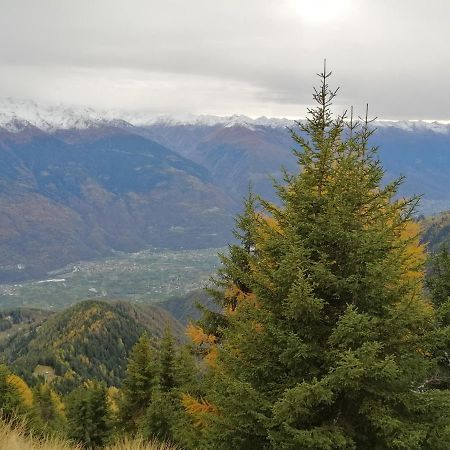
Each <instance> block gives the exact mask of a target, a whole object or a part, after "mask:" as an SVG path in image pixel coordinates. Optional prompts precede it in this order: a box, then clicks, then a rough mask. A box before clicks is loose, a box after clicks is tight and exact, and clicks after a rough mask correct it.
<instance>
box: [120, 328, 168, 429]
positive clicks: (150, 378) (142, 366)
mask: <svg viewBox="0 0 450 450" xmlns="http://www.w3.org/2000/svg"><path fill="white" fill-rule="evenodd" d="M159 373H160V366H159V361H158V356H157V353H156V350H155V348H154V347H153V346H152V344H151V342H150V339H149V338H148V336H147V335H146V334H144V335H142V336H141V337H140V338H139V340H138V342H137V343H136V344H135V346H134V347H133V349H132V351H131V354H130V357H129V358H128V365H127V370H126V377H125V380H124V382H123V388H122V399H121V402H120V411H119V421H120V423H121V425H122V427H123V428H125V429H127V430H129V431H136V430H137V428H138V424H139V421H140V420H141V419H142V417H143V416H144V413H145V410H146V409H147V407H148V405H149V403H150V400H151V397H152V392H153V389H154V388H155V386H156V385H157V383H158V379H159Z"/></svg>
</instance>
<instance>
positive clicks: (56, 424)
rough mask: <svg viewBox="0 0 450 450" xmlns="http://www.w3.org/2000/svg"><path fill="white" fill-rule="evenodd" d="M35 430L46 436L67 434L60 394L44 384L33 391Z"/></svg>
mask: <svg viewBox="0 0 450 450" xmlns="http://www.w3.org/2000/svg"><path fill="white" fill-rule="evenodd" d="M33 418H34V421H33V422H34V428H35V429H36V430H37V431H40V432H42V433H44V434H49V433H61V434H63V433H64V432H65V428H66V417H65V413H64V404H63V402H62V401H61V399H60V398H59V396H58V394H57V393H56V392H55V391H53V389H52V388H51V387H50V386H49V385H48V384H47V383H43V384H40V385H38V386H36V387H35V389H34V390H33Z"/></svg>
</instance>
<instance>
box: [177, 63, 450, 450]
mask: <svg viewBox="0 0 450 450" xmlns="http://www.w3.org/2000/svg"><path fill="white" fill-rule="evenodd" d="M329 75H330V74H328V73H326V72H325V71H324V73H322V74H321V85H320V87H319V88H318V89H317V90H315V93H314V99H315V100H316V102H317V106H316V107H315V108H313V109H311V110H309V117H308V118H307V120H306V122H301V123H300V122H299V123H298V126H299V130H291V134H292V137H293V139H294V141H295V142H296V143H297V144H298V145H299V147H300V148H299V149H298V150H296V151H295V155H296V157H297V159H298V164H299V172H298V174H295V175H289V174H285V180H284V181H285V183H284V184H282V185H277V186H276V189H277V192H278V195H279V200H280V205H275V204H272V203H269V202H267V201H264V200H260V206H258V207H257V205H252V203H251V202H248V203H247V207H246V210H245V212H244V214H243V215H242V216H241V217H240V218H239V219H238V226H239V227H240V230H238V236H239V235H240V236H241V241H242V244H241V245H237V246H232V247H231V251H230V255H229V256H228V257H224V258H223V269H222V270H221V271H220V273H219V280H218V281H219V287H220V288H221V293H219V294H217V296H218V297H220V299H221V305H222V306H223V308H224V316H223V320H222V325H221V326H219V327H217V329H216V330H214V328H211V329H207V328H200V329H196V330H195V332H194V333H191V334H192V335H194V338H195V339H194V342H197V343H198V344H200V345H201V346H202V349H203V351H204V352H205V353H206V358H207V361H208V362H209V367H210V370H209V373H208V376H207V387H206V392H207V395H206V396H205V397H204V398H198V399H197V402H194V401H191V400H192V399H191V400H189V401H187V402H185V406H186V410H187V412H188V413H190V414H191V415H192V418H193V423H194V424H195V425H196V426H198V427H199V428H200V429H201V430H202V433H203V442H202V445H201V448H205V449H209V448H214V449H229V448H234V449H254V448H258V449H317V450H319V449H320V450H326V449H330V450H331V449H339V448H340V449H434V450H437V449H444V448H448V442H449V441H450V416H449V413H450V409H449V407H450V396H449V393H448V391H445V390H432V389H427V388H426V386H425V385H424V381H425V380H426V379H427V376H428V374H429V373H430V370H431V368H432V367H433V365H434V361H433V360H432V358H431V357H430V356H429V352H428V347H427V345H428V340H427V337H428V333H429V331H430V329H431V327H432V325H433V322H434V316H433V308H432V306H431V305H430V304H428V303H427V302H426V301H425V300H424V298H423V296H422V288H423V267H422V266H423V261H424V254H423V248H422V247H421V246H420V245H419V243H418V239H417V236H416V235H417V233H418V228H417V227H416V226H415V224H414V223H413V222H411V221H410V216H411V213H412V211H413V210H414V206H415V204H416V199H411V200H395V195H396V192H397V188H398V186H399V184H400V182H401V180H397V181H395V182H393V183H391V184H388V185H387V186H384V187H383V186H382V184H381V182H382V177H383V169H382V167H381V165H380V163H379V161H378V158H377V154H376V148H372V147H370V146H369V138H370V136H371V134H372V130H371V127H370V123H369V121H368V120H367V119H366V120H365V121H364V122H363V123H362V124H359V123H355V121H354V120H353V118H352V117H350V118H349V119H347V118H346V116H345V114H344V115H341V116H337V117H335V116H334V115H333V114H332V111H331V103H332V100H333V98H334V96H335V95H336V91H332V90H330V88H329V86H328V77H329ZM215 323H217V320H216V321H215ZM202 333H203V334H202Z"/></svg>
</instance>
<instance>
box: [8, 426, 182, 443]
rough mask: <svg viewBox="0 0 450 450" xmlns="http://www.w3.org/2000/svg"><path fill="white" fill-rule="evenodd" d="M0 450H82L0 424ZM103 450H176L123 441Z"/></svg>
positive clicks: (134, 441) (62, 441)
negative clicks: (34, 436)
mask: <svg viewBox="0 0 450 450" xmlns="http://www.w3.org/2000/svg"><path fill="white" fill-rule="evenodd" d="M0 450H82V447H81V446H77V445H73V444H71V443H70V442H67V441H64V440H62V439H57V438H47V439H37V438H33V437H32V436H29V435H26V433H25V432H24V430H23V429H21V428H20V427H14V428H13V427H11V426H10V425H8V424H5V423H3V422H0ZM105 450H176V447H173V446H171V445H169V444H164V443H163V444H161V443H158V442H156V441H155V442H151V443H149V442H143V441H141V440H139V439H134V440H130V439H124V440H123V441H122V442H118V443H116V444H114V445H111V446H108V447H106V449H105Z"/></svg>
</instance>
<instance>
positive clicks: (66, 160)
mask: <svg viewBox="0 0 450 450" xmlns="http://www.w3.org/2000/svg"><path fill="white" fill-rule="evenodd" d="M375 125H376V126H377V128H378V130H377V132H376V133H375V135H374V137H373V143H374V144H375V145H378V146H379V148H380V152H379V155H380V158H381V160H382V163H383V166H384V167H385V169H386V173H385V179H386V181H389V180H392V179H393V178H396V177H398V176H399V175H405V176H406V181H405V183H404V184H403V186H402V188H401V192H400V195H408V196H409V195H412V194H422V195H423V198H422V201H421V209H420V211H419V212H420V213H423V214H430V213H434V212H439V211H443V210H446V209H450V178H449V177H448V175H447V173H446V172H447V167H449V164H450V125H448V124H443V123H436V122H433V123H428V122H377V123H376V124H375ZM295 126H296V125H295V122H294V121H292V120H288V119H269V118H265V117H262V118H258V119H251V118H248V117H245V116H232V117H215V116H185V117H168V116H164V117H154V116H150V115H148V114H146V113H142V112H137V113H129V112H117V111H108V112H98V111H95V110H92V109H89V108H74V107H67V106H43V105H39V104H36V103H34V102H29V101H15V100H11V99H6V100H2V101H0V282H6V281H15V280H20V279H25V278H32V277H34V278H36V277H40V276H44V275H45V274H46V273H47V272H48V271H51V270H53V269H57V268H59V267H61V266H63V265H65V264H67V263H69V262H74V261H78V260H87V259H93V258H99V257H102V256H106V255H109V254H111V253H113V252H115V251H126V252H127V251H137V250H141V249H144V248H152V247H158V248H204V247H219V246H223V245H224V244H225V243H226V242H227V241H229V240H230V239H231V228H232V226H233V217H234V215H235V213H236V212H237V211H238V210H239V208H240V205H241V201H242V196H244V195H245V194H246V192H247V190H248V187H249V183H251V185H252V189H253V190H254V191H255V192H256V193H258V194H261V195H262V196H263V197H265V198H267V199H269V200H275V195H274V190H273V187H272V179H279V177H280V173H281V172H280V168H281V167H282V166H283V167H284V168H286V170H287V171H290V172H295V170H296V160H295V157H294V156H293V154H292V152H291V149H292V147H293V141H292V139H291V138H290V135H289V132H288V130H287V129H286V128H287V127H295Z"/></svg>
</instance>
